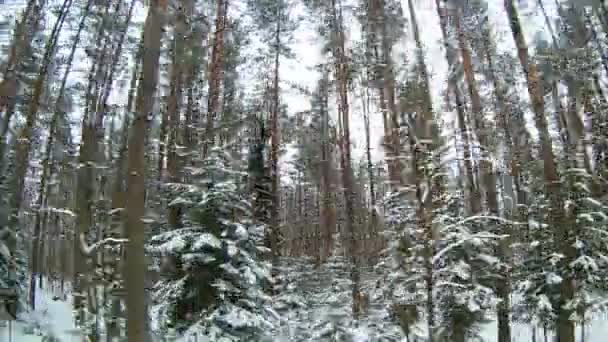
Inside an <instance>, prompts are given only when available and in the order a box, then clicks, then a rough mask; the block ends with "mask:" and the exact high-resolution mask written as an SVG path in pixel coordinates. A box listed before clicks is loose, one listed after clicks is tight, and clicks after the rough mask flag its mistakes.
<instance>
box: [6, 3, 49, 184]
mask: <svg viewBox="0 0 608 342" xmlns="http://www.w3.org/2000/svg"><path fill="white" fill-rule="evenodd" d="M44 5H45V2H44V1H42V2H41V3H40V4H39V3H38V0H29V1H28V2H27V6H26V8H25V10H24V11H23V13H22V15H21V19H20V20H19V21H17V23H16V25H15V33H14V36H13V41H12V42H11V46H10V49H9V55H8V59H7V62H6V66H5V69H4V70H2V71H3V74H4V75H3V79H2V82H0V114H3V116H2V118H1V119H2V120H1V121H2V127H1V130H0V172H3V171H4V170H3V169H4V166H3V161H4V150H5V147H6V135H7V133H8V128H9V126H10V121H11V118H12V116H13V114H14V112H15V106H16V104H17V94H18V93H19V90H20V86H19V77H20V73H21V67H20V64H19V62H20V61H23V60H26V59H28V58H29V56H31V53H32V49H31V41H32V39H31V38H32V37H33V36H34V35H35V34H36V33H37V32H38V26H39V25H38V24H39V21H40V18H41V17H42V15H43V14H42V13H43V8H44Z"/></svg>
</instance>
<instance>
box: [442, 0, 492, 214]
mask: <svg viewBox="0 0 608 342" xmlns="http://www.w3.org/2000/svg"><path fill="white" fill-rule="evenodd" d="M440 1H441V0H435V6H436V7H437V14H438V16H439V23H440V26H441V32H442V34H443V45H444V48H445V51H446V59H447V61H448V66H449V67H450V68H451V67H453V65H454V64H455V61H454V58H455V57H456V53H455V52H454V51H452V50H453V49H452V48H451V46H450V44H449V42H448V40H449V36H448V30H447V28H448V26H447V25H448V23H447V18H446V14H445V12H444V10H445V9H443V10H442V8H441V4H440ZM448 89H449V90H450V91H451V92H452V93H453V94H454V98H455V101H456V114H457V119H458V128H459V130H460V136H461V138H462V144H463V152H464V155H463V158H464V161H463V162H464V170H465V181H466V182H465V185H466V190H467V192H468V195H469V207H468V209H469V212H470V213H477V212H479V211H481V194H480V193H479V189H477V187H476V186H475V180H474V176H473V175H474V171H473V163H472V153H471V146H470V142H469V134H468V130H467V127H466V114H465V104H464V96H463V94H462V93H461V91H460V87H459V85H458V82H456V80H455V79H454V78H452V77H448Z"/></svg>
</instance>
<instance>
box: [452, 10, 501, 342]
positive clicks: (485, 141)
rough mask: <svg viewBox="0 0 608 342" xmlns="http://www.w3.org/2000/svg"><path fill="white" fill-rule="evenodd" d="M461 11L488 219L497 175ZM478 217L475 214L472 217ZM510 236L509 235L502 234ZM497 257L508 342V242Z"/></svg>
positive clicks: (457, 23) (460, 42)
mask: <svg viewBox="0 0 608 342" xmlns="http://www.w3.org/2000/svg"><path fill="white" fill-rule="evenodd" d="M461 16H462V13H461V9H457V13H456V15H455V18H454V19H455V20H454V23H455V28H456V34H457V35H458V45H459V48H460V51H461V54H462V61H463V67H464V75H465V79H466V82H467V85H468V88H469V95H470V97H471V104H472V109H473V114H474V116H475V117H474V118H473V122H474V123H475V124H474V126H475V130H476V133H477V138H478V139H479V144H480V145H481V150H482V153H481V159H480V161H479V165H480V170H481V181H482V183H483V186H484V190H485V198H486V202H487V205H488V209H489V212H490V214H491V215H493V216H498V215H499V209H498V196H497V193H496V175H495V173H494V167H493V165H492V162H491V160H492V159H493V158H492V156H491V155H490V152H489V151H488V150H489V149H490V148H491V146H490V139H489V138H488V132H487V128H486V127H485V118H484V113H483V107H482V104H481V96H480V95H479V91H478V88H477V81H476V80H475V72H474V70H473V62H472V58H471V52H470V50H469V48H468V46H467V41H466V38H465V33H464V30H463V29H462V26H461ZM473 214H477V213H473ZM503 233H506V234H510V232H503ZM497 254H498V256H499V258H500V259H501V261H502V262H503V263H504V265H506V266H507V272H505V273H504V277H503V278H501V279H500V280H498V281H497V284H496V285H497V295H498V297H499V298H500V304H499V305H498V313H497V316H498V317H497V318H498V342H511V323H510V321H511V320H510V313H511V300H510V297H511V288H510V285H509V284H510V276H509V274H508V269H510V264H511V262H510V258H509V256H510V254H511V253H510V246H509V240H505V241H501V243H500V247H499V248H498V251H497Z"/></svg>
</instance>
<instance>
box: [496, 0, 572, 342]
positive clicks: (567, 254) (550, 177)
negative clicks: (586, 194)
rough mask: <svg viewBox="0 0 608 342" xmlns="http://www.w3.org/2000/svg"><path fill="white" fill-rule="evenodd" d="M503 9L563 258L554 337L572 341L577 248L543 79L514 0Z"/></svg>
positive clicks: (550, 215)
mask: <svg viewBox="0 0 608 342" xmlns="http://www.w3.org/2000/svg"><path fill="white" fill-rule="evenodd" d="M504 6H505V10H506V12H507V15H508V19H509V25H510V28H511V32H512V34H513V39H514V40H515V44H516V47H517V55H518V57H519V60H520V63H521V65H522V68H523V70H524V74H525V76H526V80H527V86H528V94H529V96H530V99H531V102H532V110H533V112H534V121H535V124H536V128H537V129H538V132H539V136H540V147H541V157H542V159H543V163H544V166H543V171H544V180H545V191H546V193H547V196H548V198H549V205H550V212H549V226H550V227H553V229H555V239H556V242H555V243H556V246H555V247H556V250H558V251H560V252H561V253H562V254H563V255H564V258H563V259H562V261H561V262H560V265H559V266H560V270H561V273H562V274H561V276H562V282H561V284H560V299H559V303H558V305H559V308H558V309H557V310H558V318H557V338H558V341H559V342H574V341H575V337H574V336H575V334H574V322H572V321H571V320H570V316H571V314H572V309H570V308H568V307H567V306H566V304H568V303H569V302H570V301H571V300H572V299H573V298H574V291H575V289H574V284H573V279H572V276H571V275H570V272H568V271H567V268H568V267H569V266H568V265H570V263H571V262H572V261H573V260H574V258H575V257H576V250H575V248H574V247H573V246H572V238H573V236H572V235H571V234H570V232H569V231H568V226H567V224H566V222H565V219H566V217H565V215H564V212H563V207H564V202H563V199H562V197H561V189H560V187H561V180H560V176H559V173H558V171H557V166H556V164H555V156H554V153H553V145H552V142H551V137H550V135H549V129H548V127H547V119H546V117H545V102H544V98H543V95H544V94H543V90H542V81H541V79H540V76H539V74H538V69H537V66H536V64H535V63H534V62H532V61H530V58H529V56H528V46H527V44H526V41H525V38H524V35H523V32H522V28H521V23H520V20H519V14H518V12H517V9H516V7H515V4H514V2H513V0H505V1H504Z"/></svg>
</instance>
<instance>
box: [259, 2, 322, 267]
mask: <svg viewBox="0 0 608 342" xmlns="http://www.w3.org/2000/svg"><path fill="white" fill-rule="evenodd" d="M276 6H277V13H276V21H277V23H276V30H275V42H274V44H275V46H274V48H275V51H274V54H275V55H274V80H273V87H272V104H273V106H272V116H271V128H270V131H271V141H270V177H271V190H270V192H271V193H272V210H271V213H270V229H271V232H270V249H271V251H272V252H271V253H272V264H273V266H275V267H276V265H277V264H278V261H279V229H280V227H279V223H280V221H279V210H280V208H279V206H280V203H279V199H280V194H279V185H280V179H279V148H280V144H281V140H280V135H279V134H280V128H279V110H280V107H279V105H280V103H279V100H280V98H279V95H280V91H281V88H280V84H279V81H280V77H279V66H280V60H281V33H282V26H281V24H282V21H283V18H282V15H283V12H282V8H281V4H277V5H276ZM319 260H321V258H319ZM273 271H276V269H274V268H273Z"/></svg>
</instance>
